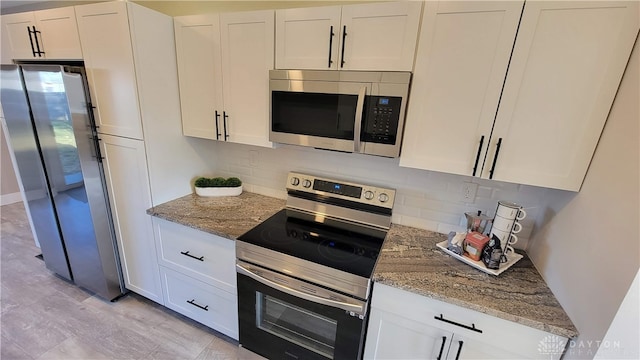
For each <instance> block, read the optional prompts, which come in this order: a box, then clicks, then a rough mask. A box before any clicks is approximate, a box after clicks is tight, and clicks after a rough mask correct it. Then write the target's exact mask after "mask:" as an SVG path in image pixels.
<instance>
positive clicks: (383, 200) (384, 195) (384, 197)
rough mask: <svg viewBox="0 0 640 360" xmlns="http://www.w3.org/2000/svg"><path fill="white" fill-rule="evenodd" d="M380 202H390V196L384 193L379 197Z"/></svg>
mask: <svg viewBox="0 0 640 360" xmlns="http://www.w3.org/2000/svg"><path fill="white" fill-rule="evenodd" d="M378 200H380V202H381V203H384V202H387V201H389V195H387V194H385V193H382V194H380V195H378Z"/></svg>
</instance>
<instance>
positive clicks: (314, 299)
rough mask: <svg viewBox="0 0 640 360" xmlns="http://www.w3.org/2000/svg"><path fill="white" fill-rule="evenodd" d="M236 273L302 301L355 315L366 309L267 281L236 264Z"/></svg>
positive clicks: (362, 312)
mask: <svg viewBox="0 0 640 360" xmlns="http://www.w3.org/2000/svg"><path fill="white" fill-rule="evenodd" d="M236 271H237V272H238V274H242V275H246V276H248V277H250V278H252V279H253V280H255V281H257V282H259V283H262V284H264V285H267V286H269V287H271V288H273V289H276V290H279V291H282V292H283V293H286V294H289V295H292V296H295V297H299V298H301V299H305V300H308V301H311V302H314V303H317V304H322V305H327V306H332V307H335V308H338V309H342V310H346V311H349V312H354V313H357V314H358V315H361V314H364V310H365V309H364V306H362V305H357V304H350V303H346V302H342V301H336V300H331V299H326V298H323V297H320V296H317V295H313V294H308V293H305V292H302V291H298V290H296V289H292V288H290V287H288V286H284V285H281V284H279V283H277V282H274V281H271V280H269V279H266V278H264V277H262V276H260V275H258V274H256V273H254V272H253V271H251V270H250V269H247V268H246V267H244V266H242V265H240V264H236Z"/></svg>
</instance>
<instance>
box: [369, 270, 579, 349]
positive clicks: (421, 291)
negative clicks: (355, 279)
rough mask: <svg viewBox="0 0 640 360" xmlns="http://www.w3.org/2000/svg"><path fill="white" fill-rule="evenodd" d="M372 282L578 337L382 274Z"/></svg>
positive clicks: (546, 325) (565, 329)
mask: <svg viewBox="0 0 640 360" xmlns="http://www.w3.org/2000/svg"><path fill="white" fill-rule="evenodd" d="M373 281H374V282H376V283H380V284H384V285H388V286H391V287H394V288H397V289H401V290H405V291H408V292H411V293H414V294H418V295H421V296H425V297H428V298H431V299H435V300H440V301H443V302H446V303H448V304H452V305H457V306H460V307H462V308H465V309H470V310H474V311H477V312H480V313H483V314H487V315H491V316H494V317H497V318H500V319H504V320H508V321H512V322H515V323H518V324H521V325H525V326H528V327H531V328H534V329H538V330H542V331H546V332H548V333H551V334H554V335H558V336H563V337H566V338H569V339H572V338H575V337H577V336H578V331H577V330H576V329H567V328H564V327H560V326H556V325H553V324H547V323H544V322H541V321H535V320H531V319H528V318H525V317H522V316H518V315H514V314H511V313H508V312H504V311H499V310H496V309H492V308H489V307H486V306H483V305H478V304H477V303H474V302H471V301H464V300H460V299H457V298H454V297H450V296H446V295H442V294H440V293H438V292H434V291H430V290H428V289H426V288H424V287H416V286H410V285H407V284H402V283H399V282H395V281H393V280H388V279H386V278H385V277H384V274H375V275H374V279H373Z"/></svg>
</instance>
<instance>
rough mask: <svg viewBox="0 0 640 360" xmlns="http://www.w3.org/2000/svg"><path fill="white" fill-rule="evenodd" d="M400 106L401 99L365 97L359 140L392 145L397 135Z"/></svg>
mask: <svg viewBox="0 0 640 360" xmlns="http://www.w3.org/2000/svg"><path fill="white" fill-rule="evenodd" d="M401 105H402V98H401V97H394V96H367V101H366V111H365V116H364V122H363V125H362V132H361V135H360V140H361V141H366V142H372V143H378V144H391V145H394V144H395V143H396V137H397V135H398V124H399V122H400V109H401Z"/></svg>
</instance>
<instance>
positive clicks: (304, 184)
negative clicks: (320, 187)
mask: <svg viewBox="0 0 640 360" xmlns="http://www.w3.org/2000/svg"><path fill="white" fill-rule="evenodd" d="M302 186H304V187H306V188H310V187H311V180H309V179H304V181H303V182H302Z"/></svg>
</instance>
